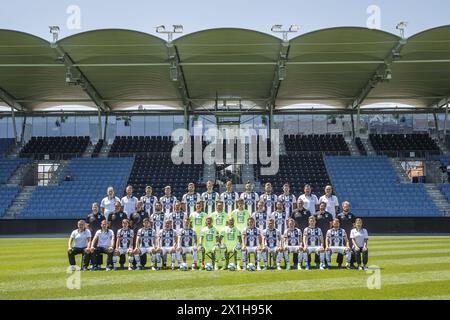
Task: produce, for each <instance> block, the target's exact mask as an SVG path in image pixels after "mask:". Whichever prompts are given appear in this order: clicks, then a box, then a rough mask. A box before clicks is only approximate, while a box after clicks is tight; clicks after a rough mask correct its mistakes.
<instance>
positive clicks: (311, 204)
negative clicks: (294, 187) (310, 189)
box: [300, 194, 319, 213]
mask: <svg viewBox="0 0 450 320" xmlns="http://www.w3.org/2000/svg"><path fill="white" fill-rule="evenodd" d="M300 199H302V200H303V207H304V208H305V209H306V210H308V211H309V212H311V213H314V212H316V205H318V204H319V199H317V196H316V195H315V194H310V195H309V196H307V195H306V194H302V195H301V196H300Z"/></svg>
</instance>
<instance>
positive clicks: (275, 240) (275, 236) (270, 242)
mask: <svg viewBox="0 0 450 320" xmlns="http://www.w3.org/2000/svg"><path fill="white" fill-rule="evenodd" d="M263 236H264V244H265V245H266V246H267V247H268V248H271V249H273V248H276V247H279V246H280V237H281V233H280V231H279V230H278V229H275V228H273V229H269V228H267V229H265V230H264V231H263Z"/></svg>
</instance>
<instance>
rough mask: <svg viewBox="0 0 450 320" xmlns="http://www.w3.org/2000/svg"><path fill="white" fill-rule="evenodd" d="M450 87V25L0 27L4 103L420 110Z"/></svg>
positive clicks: (441, 100) (442, 101)
mask: <svg viewBox="0 0 450 320" xmlns="http://www.w3.org/2000/svg"><path fill="white" fill-rule="evenodd" d="M449 96H450V26H443V27H439V28H435V29H431V30H428V31H425V32H422V33H420V34H417V35H414V36H412V37H410V38H408V39H402V38H401V37H399V36H396V35H393V34H390V33H386V32H383V31H379V30H371V29H366V28H358V27H339V28H332V29H324V30H319V31H315V32H312V33H308V34H303V35H300V36H298V37H296V38H294V39H291V40H290V41H288V42H283V40H281V39H279V38H277V37H274V36H272V35H269V34H264V33H260V32H256V31H252V30H245V29H232V28H223V29H211V30H204V31H200V32H196V33H192V34H188V35H185V36H182V37H180V38H178V39H176V40H174V41H173V42H167V41H165V40H163V39H161V38H159V37H156V36H153V35H150V34H146V33H142V32H137V31H131V30H119V29H107V30H95V31H89V32H85V33H80V34H77V35H73V36H70V37H68V38H65V39H62V40H59V41H57V42H56V43H50V42H48V41H46V40H44V39H41V38H38V37H36V36H33V35H30V34H25V33H22V32H17V31H12V30H0V105H3V106H5V105H13V106H14V107H15V108H16V109H17V110H24V111H40V110H46V109H48V108H51V107H55V106H61V105H84V106H87V107H99V108H101V109H104V110H114V111H117V110H129V109H130V108H131V107H133V106H138V105H150V106H158V105H160V106H161V105H162V106H166V107H171V108H173V109H174V110H180V111H182V110H184V108H185V107H186V108H188V109H189V111H192V110H205V109H211V108H213V107H214V105H215V104H216V103H220V104H221V103H222V101H227V103H228V104H232V103H234V102H236V103H239V104H242V105H244V106H245V107H246V108H248V109H252V110H262V109H269V108H275V110H280V109H283V108H284V107H287V106H292V105H297V104H298V105H304V104H308V103H311V104H314V105H320V104H323V105H327V106H331V107H334V108H336V109H338V110H339V109H347V110H348V109H351V108H358V107H363V106H368V105H371V104H374V103H389V102H390V103H395V104H403V105H404V104H406V105H411V106H415V107H416V108H419V109H420V108H439V107H442V106H443V105H446V104H447V102H448V101H449ZM155 108H157V107H155ZM364 109H366V108H364ZM289 110H290V111H292V110H295V108H292V107H290V108H289Z"/></svg>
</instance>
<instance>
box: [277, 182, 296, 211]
mask: <svg viewBox="0 0 450 320" xmlns="http://www.w3.org/2000/svg"><path fill="white" fill-rule="evenodd" d="M290 190H291V188H290V186H289V183H285V184H284V185H283V194H281V195H279V196H278V201H281V202H282V203H283V207H284V211H286V213H287V215H288V217H289V216H290V215H291V214H292V212H294V209H295V207H296V205H297V204H296V201H297V199H296V198H295V196H294V195H293V194H291V191H290Z"/></svg>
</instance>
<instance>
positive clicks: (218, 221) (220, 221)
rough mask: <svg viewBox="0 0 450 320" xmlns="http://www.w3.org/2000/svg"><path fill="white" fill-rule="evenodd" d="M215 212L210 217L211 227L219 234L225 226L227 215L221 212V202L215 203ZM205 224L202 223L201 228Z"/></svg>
mask: <svg viewBox="0 0 450 320" xmlns="http://www.w3.org/2000/svg"><path fill="white" fill-rule="evenodd" d="M216 206H217V210H216V211H214V212H213V213H212V214H211V215H210V217H211V218H212V219H213V226H214V227H215V228H216V229H217V232H219V233H220V232H221V231H222V230H223V228H225V227H226V226H227V219H228V214H227V213H226V212H225V211H224V210H223V202H222V201H221V200H219V201H217V203H216ZM204 225H205V224H204V223H203V226H204Z"/></svg>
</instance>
